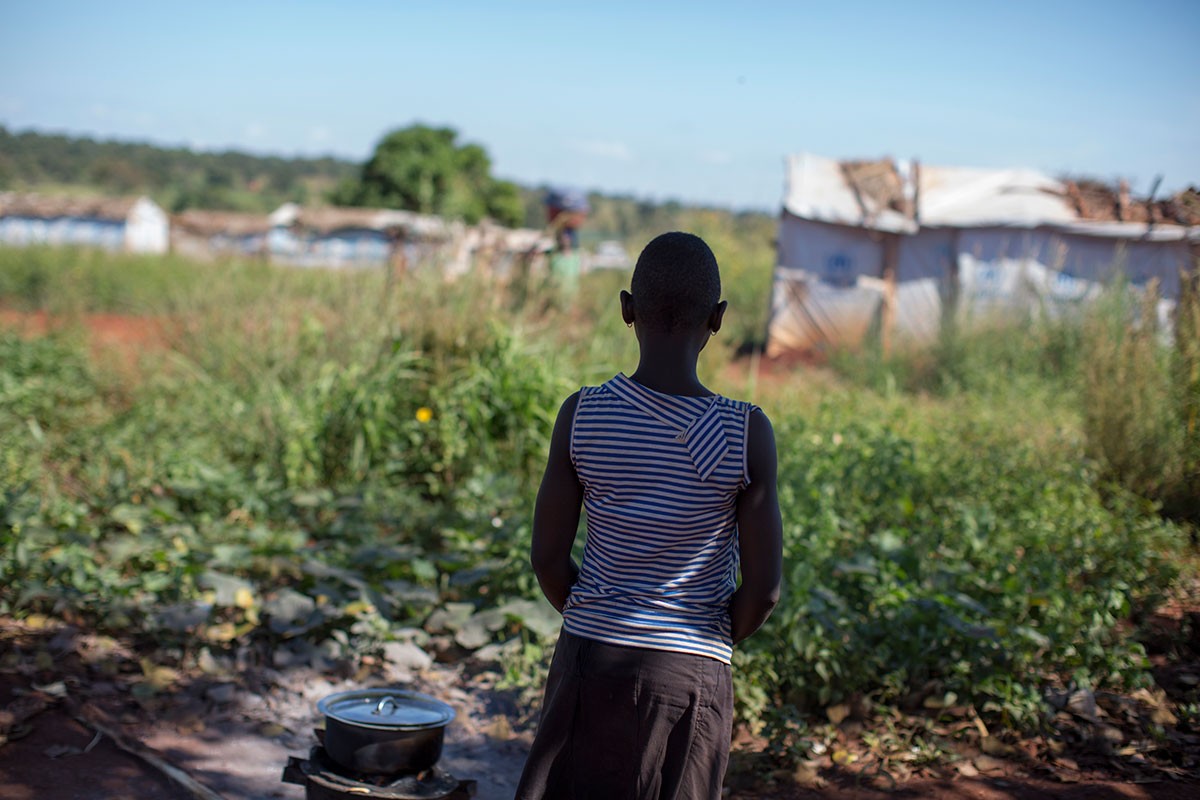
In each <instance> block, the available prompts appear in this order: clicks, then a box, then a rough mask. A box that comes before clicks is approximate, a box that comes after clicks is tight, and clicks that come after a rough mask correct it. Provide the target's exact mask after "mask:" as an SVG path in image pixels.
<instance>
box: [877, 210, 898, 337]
mask: <svg viewBox="0 0 1200 800" xmlns="http://www.w3.org/2000/svg"><path fill="white" fill-rule="evenodd" d="M899 263H900V234H898V233H889V234H886V235H885V236H884V237H883V269H882V271H881V274H880V276H879V277H880V278H882V279H883V284H884V287H883V313H882V315H881V318H880V326H879V345H880V348H881V349H882V350H883V354H884V355H887V354H888V353H889V352H891V345H892V330H893V328H894V327H895V325H896V272H897V267H898V266H899Z"/></svg>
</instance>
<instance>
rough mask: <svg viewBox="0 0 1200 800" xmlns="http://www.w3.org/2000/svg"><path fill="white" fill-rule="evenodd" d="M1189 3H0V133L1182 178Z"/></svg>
mask: <svg viewBox="0 0 1200 800" xmlns="http://www.w3.org/2000/svg"><path fill="white" fill-rule="evenodd" d="M1198 77H1200V2H1196V0H1161V1H1158V0H1154V1H1150V2H1138V3H1118V2H1108V1H1107V0H1095V1H1094V2H1054V0H1044V1H1043V2H1036V3H1034V2H1023V1H1018V2H945V3H932V2H917V1H915V0H913V1H911V2H887V3H885V2H877V3H855V2H845V3H837V2H825V3H805V2H790V3H784V2H757V3H756V2H746V3H741V4H734V3H707V2H691V3H675V2H665V3H654V4H651V3H634V2H618V1H613V2H601V3H591V4H575V3H571V2H569V1H566V0H559V1H558V2H545V3H543V2H527V3H499V2H490V3H488V2H463V1H460V2H454V3H436V4H435V3H424V4H416V3H408V2H390V3H388V2H365V1H362V0H344V1H343V2H339V3H316V2H288V3H284V2H252V1H246V2H239V3H227V2H209V3H186V4H184V3H170V2H161V0H159V2H152V3H151V2H121V1H120V0H111V1H110V2H103V3H101V2H66V1H59V0H39V1H38V2H13V1H12V0H0V124H3V125H6V126H7V127H9V128H10V129H16V130H24V129H27V128H34V129H38V130H43V131H66V132H72V133H88V134H93V135H99V136H102V137H105V138H120V139H136V140H149V141H153V142H158V143H165V144H176V145H178V144H184V145H191V146H196V147H204V148H236V149H244V150H249V151H252V152H260V153H275V154H281V155H296V154H306V155H308V154H318V153H333V154H336V155H339V156H343V157H347V158H351V159H355V160H361V159H363V158H365V157H366V156H367V155H368V154H369V153H370V151H371V148H372V147H373V145H374V143H375V142H376V141H377V140H378V139H379V138H380V137H381V136H382V135H383V134H384V133H385V132H386V131H388V130H390V129H392V128H396V127H402V126H405V125H408V124H411V123H413V122H418V121H419V122H425V123H430V124H440V125H449V126H451V127H453V128H455V129H457V130H458V131H459V132H460V136H461V138H462V139H463V140H464V141H472V142H477V143H479V144H482V145H483V146H484V147H485V148H486V149H487V151H488V152H489V153H490V154H491V156H492V159H493V164H494V171H495V172H496V174H498V175H500V176H502V177H506V178H511V179H514V180H517V181H520V182H523V183H541V182H555V183H567V184H575V185H578V186H582V187H585V188H588V189H599V190H603V191H608V192H628V193H632V194H635V195H638V196H640V197H647V198H654V199H666V198H676V199H681V200H685V201H698V202H708V203H714V204H718V205H723V206H733V207H737V208H749V207H752V208H762V209H768V210H774V209H775V208H777V207H778V204H779V200H780V197H781V193H782V181H783V168H782V163H783V157H784V156H785V155H786V154H788V153H792V152H799V151H810V152H814V153H818V154H821V155H826V156H831V157H837V158H873V157H879V156H884V155H891V156H894V157H898V158H910V157H917V158H920V159H921V160H922V161H924V162H926V163H930V164H953V165H962V166H991V167H1007V166H1025V167H1034V168H1040V169H1043V170H1046V171H1048V172H1051V173H1054V174H1058V173H1062V172H1071V173H1077V174H1088V175H1093V176H1096V177H1101V178H1106V179H1109V178H1116V177H1124V178H1127V179H1129V180H1131V182H1132V183H1133V186H1134V189H1135V191H1137V190H1140V191H1146V190H1147V189H1148V188H1149V186H1150V183H1151V181H1152V180H1153V178H1154V176H1156V175H1162V176H1163V177H1164V181H1163V186H1164V187H1165V188H1166V189H1168V190H1171V189H1178V188H1181V187H1183V186H1185V185H1188V184H1195V183H1200V79H1198Z"/></svg>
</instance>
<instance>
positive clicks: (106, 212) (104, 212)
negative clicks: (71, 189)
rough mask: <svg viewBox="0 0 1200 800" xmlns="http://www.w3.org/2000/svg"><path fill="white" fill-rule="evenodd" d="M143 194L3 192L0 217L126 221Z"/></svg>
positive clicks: (0, 198) (1, 194)
mask: <svg viewBox="0 0 1200 800" xmlns="http://www.w3.org/2000/svg"><path fill="white" fill-rule="evenodd" d="M142 199H146V202H151V201H150V200H149V199H148V198H141V197H71V196H67V195H38V194H18V193H16V192H0V217H29V218H31V219H61V218H63V217H76V218H80V219H103V220H111V221H113V222H124V221H125V220H126V219H128V218H129V212H131V211H132V210H133V207H134V206H135V205H137V203H138V201H139V200H142Z"/></svg>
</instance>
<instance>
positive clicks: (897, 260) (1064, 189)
mask: <svg viewBox="0 0 1200 800" xmlns="http://www.w3.org/2000/svg"><path fill="white" fill-rule="evenodd" d="M1084 189H1085V190H1087V191H1090V192H1092V193H1093V194H1094V193H1095V192H1096V191H1098V190H1097V189H1096V186H1095V185H1090V186H1084ZM1084 194H1085V192H1084V191H1082V190H1081V188H1080V186H1079V185H1076V184H1073V183H1069V182H1068V183H1064V182H1060V181H1057V180H1054V179H1052V178H1050V177H1048V176H1046V175H1043V174H1041V173H1039V172H1036V171H1033V170H1027V169H1008V170H987V169H967V168H957V167H929V166H924V165H921V166H917V165H915V164H907V163H903V162H901V163H899V164H894V163H893V162H891V161H888V160H885V161H877V162H838V161H834V160H831V159H826V158H820V157H818V156H813V155H809V154H801V155H796V156H792V157H790V158H788V159H787V181H786V188H785V194H784V199H783V209H782V213H781V215H780V222H779V238H778V253H777V256H778V257H777V266H776V270H775V280H774V287H773V291H772V299H771V319H770V323H769V327H768V332H767V354H768V355H769V356H774V355H780V354H782V353H785V352H789V351H804V350H811V349H814V348H818V349H819V348H822V347H826V346H829V345H842V344H856V343H858V342H860V341H862V339H863V337H864V336H865V335H866V333H867V331H868V330H869V329H870V328H871V327H872V325H882V326H883V327H884V329H885V330H886V331H887V332H888V333H889V334H890V333H891V332H893V331H894V332H895V334H896V335H897V336H900V337H906V338H910V339H917V340H927V339H929V338H931V337H933V336H935V335H936V333H937V331H938V330H939V327H940V325H941V321H942V319H943V318H944V317H945V316H946V315H948V314H950V313H955V314H975V315H979V314H986V313H991V312H997V313H1004V312H1012V311H1029V310H1035V309H1040V310H1044V311H1046V312H1048V313H1056V312H1058V311H1061V310H1062V309H1063V308H1064V307H1069V306H1071V305H1073V304H1078V303H1081V302H1085V301H1086V300H1089V299H1091V298H1092V297H1094V296H1095V295H1096V294H1097V293H1098V292H1099V291H1100V289H1101V288H1102V287H1103V286H1104V285H1105V284H1106V283H1108V282H1110V281H1111V280H1112V279H1113V278H1115V277H1117V276H1118V275H1122V276H1124V279H1125V280H1127V281H1128V282H1129V283H1130V284H1131V285H1132V286H1134V287H1144V286H1146V285H1147V284H1149V283H1150V282H1151V281H1152V280H1153V281H1155V282H1156V283H1157V287H1158V288H1157V290H1158V293H1159V296H1160V298H1161V301H1160V304H1159V305H1160V308H1159V314H1160V317H1162V318H1163V319H1164V320H1166V319H1167V318H1169V315H1170V311H1171V309H1172V308H1173V307H1174V304H1175V301H1176V299H1177V298H1178V294H1179V276H1180V271H1181V270H1182V269H1185V268H1190V266H1191V264H1192V263H1193V262H1192V259H1194V258H1195V253H1196V248H1197V246H1198V245H1200V227H1197V226H1196V221H1197V220H1196V219H1195V217H1194V215H1195V212H1196V209H1194V208H1191V207H1184V206H1180V205H1179V204H1178V203H1175V202H1174V201H1163V202H1159V203H1157V204H1152V203H1149V202H1147V203H1145V204H1144V207H1143V206H1138V205H1135V204H1133V203H1132V202H1131V201H1130V200H1129V199H1128V197H1127V196H1126V195H1124V194H1121V195H1119V196H1118V195H1113V196H1112V197H1107V198H1106V197H1100V198H1099V199H1098V200H1097V198H1096V197H1085V196H1084ZM1194 196H1195V191H1194V190H1191V191H1190V194H1189V199H1190V198H1191V197H1194ZM1109 201H1111V202H1109ZM1106 203H1107V204H1108V206H1107V207H1103V208H1101V207H1098V206H1105V204H1106ZM1100 212H1103V213H1100ZM1104 215H1107V216H1108V217H1114V216H1116V217H1121V218H1120V219H1111V218H1110V219H1096V218H1094V217H1096V216H1104ZM1181 223H1182V224H1181ZM1189 223H1190V224H1189Z"/></svg>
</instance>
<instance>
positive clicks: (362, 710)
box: [317, 688, 454, 731]
mask: <svg viewBox="0 0 1200 800" xmlns="http://www.w3.org/2000/svg"><path fill="white" fill-rule="evenodd" d="M317 711H319V712H321V713H322V714H324V715H325V716H327V717H329V718H330V719H335V720H337V721H338V722H344V723H346V724H347V725H353V726H356V727H359V728H375V729H379V730H389V731H394V730H406V731H411V730H424V729H426V728H441V727H444V726H445V725H447V724H448V723H449V722H450V720H452V719H454V709H453V708H451V707H450V706H449V705H447V704H446V703H443V702H442V701H441V700H438V699H437V698H436V697H430V696H429V695H427V694H421V693H420V692H410V691H407V690H405V689H387V688H384V689H359V690H357V691H353V692H341V693H340V694H333V695H330V696H329V697H326V698H324V699H323V700H321V701H319V702H318V703H317Z"/></svg>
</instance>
